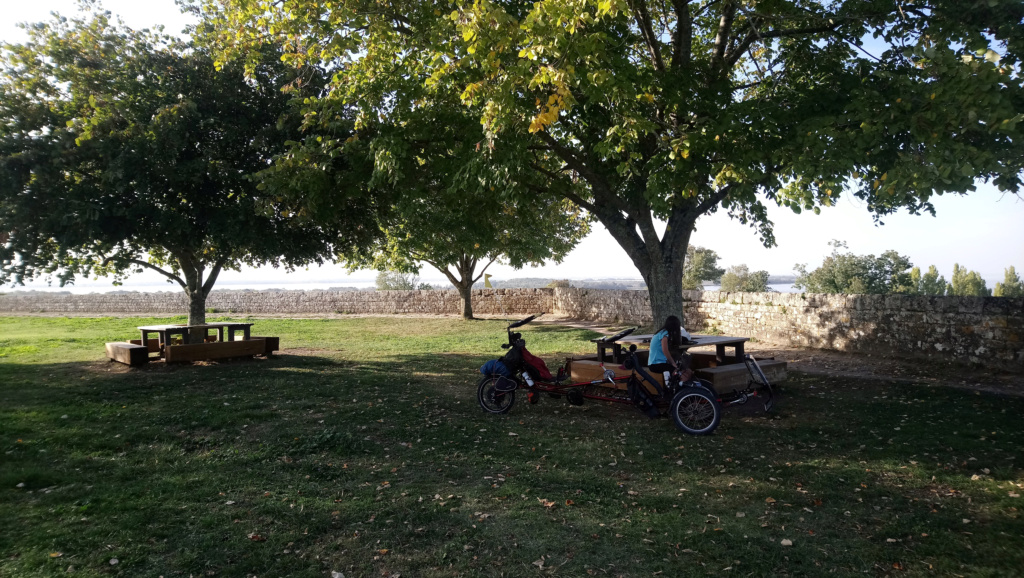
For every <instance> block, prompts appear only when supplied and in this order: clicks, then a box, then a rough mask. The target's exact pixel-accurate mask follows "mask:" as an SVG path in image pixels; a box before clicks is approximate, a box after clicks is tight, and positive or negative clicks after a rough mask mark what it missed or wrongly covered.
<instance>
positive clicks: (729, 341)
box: [590, 333, 750, 363]
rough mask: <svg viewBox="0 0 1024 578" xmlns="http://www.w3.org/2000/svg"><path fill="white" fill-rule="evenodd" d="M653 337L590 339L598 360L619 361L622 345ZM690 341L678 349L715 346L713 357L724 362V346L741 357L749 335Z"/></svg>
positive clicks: (702, 337)
mask: <svg viewBox="0 0 1024 578" xmlns="http://www.w3.org/2000/svg"><path fill="white" fill-rule="evenodd" d="M653 337H654V334H653V333H648V334H643V335H628V336H626V337H623V338H622V339H620V340H618V341H616V342H614V343H605V342H602V341H601V338H598V339H591V340H590V341H591V342H593V343H596V344H597V360H598V361H611V362H615V363H621V362H622V360H623V355H622V346H623V345H626V346H629V345H649V344H650V343H651V338H653ZM690 337H691V341H684V342H683V343H682V344H680V346H679V349H680V351H686V350H688V349H691V348H694V347H708V346H712V345H713V346H714V347H715V357H717V358H718V361H719V362H724V361H725V360H726V359H727V356H726V354H725V348H727V347H731V348H733V354H734V355H735V357H736V358H737V359H742V358H743V354H744V352H743V344H744V343H746V342H747V341H749V340H750V338H749V337H730V336H728V335H691V336H690ZM609 346H611V348H612V354H611V357H609V356H608V347H609Z"/></svg>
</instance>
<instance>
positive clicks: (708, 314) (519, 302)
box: [0, 288, 1024, 371]
mask: <svg viewBox="0 0 1024 578" xmlns="http://www.w3.org/2000/svg"><path fill="white" fill-rule="evenodd" d="M207 307H209V308H211V309H213V310H215V311H217V312H225V313H228V312H229V313H239V314H245V313H255V314H271V315H273V314H280V315H318V314H320V315H323V314H335V313H351V314H379V315H387V314H448V315H459V314H461V313H462V303H461V300H460V299H459V295H458V293H456V292H455V291H380V292H378V291H214V292H213V293H212V294H211V295H210V299H209V300H208V302H207ZM186 310H187V307H186V304H185V297H184V295H182V294H180V293H106V294H91V295H68V294H48V293H9V294H7V295H0V313H4V312H8V313H77V314H84V313H96V314H102V313H161V314H162V313H166V314H181V313H183V312H185V311H186ZM473 310H474V312H475V313H477V314H480V315H497V316H507V317H516V316H526V315H530V314H533V313H538V312H548V313H551V314H553V315H556V316H563V317H569V318H574V319H581V320H595V321H602V322H608V323H622V324H626V323H636V324H643V325H650V324H651V323H653V320H652V318H651V308H650V301H649V299H648V295H647V292H646V291H610V290H599V289H561V288H559V289H482V290H476V291H474V292H473ZM683 312H684V315H685V318H686V319H685V325H686V327H687V328H688V329H690V330H692V331H696V332H708V331H710V332H721V333H724V334H727V335H743V336H749V337H753V338H756V339H757V340H758V341H760V342H763V343H767V344H777V345H786V346H799V347H811V348H821V349H837V350H841V351H858V352H864V353H879V354H884V355H894V354H895V355H914V356H926V357H936V358H943V359H960V360H968V361H973V362H978V363H989V364H992V365H996V366H1002V367H1006V368H1008V369H1013V370H1018V371H1019V370H1021V369H1024V299H1020V298H1001V297H985V298H981V297H925V296H904V295H813V294H798V293H719V292H699V291H684V292H683Z"/></svg>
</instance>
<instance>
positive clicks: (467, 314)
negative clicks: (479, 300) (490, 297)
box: [455, 277, 473, 319]
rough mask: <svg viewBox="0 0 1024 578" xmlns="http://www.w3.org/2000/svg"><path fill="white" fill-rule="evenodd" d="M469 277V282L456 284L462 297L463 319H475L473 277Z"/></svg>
mask: <svg viewBox="0 0 1024 578" xmlns="http://www.w3.org/2000/svg"><path fill="white" fill-rule="evenodd" d="M469 279H470V281H469V282H468V283H462V284H456V285H455V288H456V289H458V291H459V296H460V297H462V318H463V319H473V281H472V277H470V278H469Z"/></svg>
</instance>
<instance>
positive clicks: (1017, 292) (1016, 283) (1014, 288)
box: [992, 266, 1024, 297]
mask: <svg viewBox="0 0 1024 578" xmlns="http://www.w3.org/2000/svg"><path fill="white" fill-rule="evenodd" d="M1004 273H1005V274H1004V276H1003V282H1002V283H996V288H995V290H994V291H993V292H992V295H993V296H995V297H1024V281H1021V278H1020V276H1019V275H1017V269H1016V268H1015V267H1013V266H1010V267H1009V268H1008V269H1006V270H1005V272H1004Z"/></svg>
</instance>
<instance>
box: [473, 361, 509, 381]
mask: <svg viewBox="0 0 1024 578" xmlns="http://www.w3.org/2000/svg"><path fill="white" fill-rule="evenodd" d="M480 373H482V374H484V375H500V376H502V377H509V376H511V375H512V372H511V371H509V370H508V367H506V366H505V364H504V363H502V362H501V360H500V359H492V360H490V361H488V362H487V363H485V364H483V366H482V367H481V368H480Z"/></svg>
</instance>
